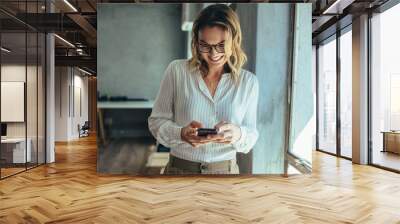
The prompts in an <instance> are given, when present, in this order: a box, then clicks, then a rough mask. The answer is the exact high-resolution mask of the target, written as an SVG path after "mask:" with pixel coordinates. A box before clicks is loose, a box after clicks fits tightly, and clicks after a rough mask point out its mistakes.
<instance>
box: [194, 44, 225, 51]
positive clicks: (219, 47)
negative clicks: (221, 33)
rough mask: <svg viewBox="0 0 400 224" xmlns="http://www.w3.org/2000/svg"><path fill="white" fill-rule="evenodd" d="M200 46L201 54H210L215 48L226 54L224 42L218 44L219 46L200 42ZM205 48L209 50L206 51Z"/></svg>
mask: <svg viewBox="0 0 400 224" xmlns="http://www.w3.org/2000/svg"><path fill="white" fill-rule="evenodd" d="M198 45H199V51H200V52H201V53H210V52H211V50H212V49H213V48H214V49H215V51H216V52H218V53H225V43H224V42H221V43H218V44H207V43H204V42H203V43H202V42H199V43H198ZM221 46H222V49H221ZM202 48H203V49H202ZM204 48H205V49H207V50H204Z"/></svg>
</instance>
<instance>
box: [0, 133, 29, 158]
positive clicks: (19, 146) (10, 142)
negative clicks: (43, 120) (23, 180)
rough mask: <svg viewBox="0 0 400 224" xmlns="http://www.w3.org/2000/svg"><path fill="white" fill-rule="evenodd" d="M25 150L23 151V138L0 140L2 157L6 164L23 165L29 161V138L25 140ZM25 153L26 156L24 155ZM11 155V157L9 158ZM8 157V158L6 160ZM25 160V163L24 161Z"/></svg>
mask: <svg viewBox="0 0 400 224" xmlns="http://www.w3.org/2000/svg"><path fill="white" fill-rule="evenodd" d="M27 143H28V144H27V149H26V151H25V138H6V139H1V145H2V149H1V150H2V157H3V154H5V155H4V157H3V158H4V159H5V160H6V163H25V162H30V161H31V157H32V154H31V145H32V141H31V139H30V138H28V139H27ZM25 153H26V154H25ZM11 154H12V156H11ZM6 157H8V158H6ZM26 158H27V161H25V159H26Z"/></svg>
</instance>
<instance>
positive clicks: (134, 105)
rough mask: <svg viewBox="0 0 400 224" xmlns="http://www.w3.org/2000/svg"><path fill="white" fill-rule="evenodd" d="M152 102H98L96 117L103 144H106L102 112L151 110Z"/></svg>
mask: <svg viewBox="0 0 400 224" xmlns="http://www.w3.org/2000/svg"><path fill="white" fill-rule="evenodd" d="M153 105H154V100H148V101H100V102H98V103H97V116H98V124H99V132H100V133H99V136H100V140H101V141H102V142H103V144H106V133H105V128H104V110H128V109H134V110H141V109H148V110H151V109H152V108H153Z"/></svg>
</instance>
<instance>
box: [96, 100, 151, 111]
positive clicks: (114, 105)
mask: <svg viewBox="0 0 400 224" xmlns="http://www.w3.org/2000/svg"><path fill="white" fill-rule="evenodd" d="M153 105H154V101H153V100H149V101H102V102H97V109H100V110H101V109H152V108H153Z"/></svg>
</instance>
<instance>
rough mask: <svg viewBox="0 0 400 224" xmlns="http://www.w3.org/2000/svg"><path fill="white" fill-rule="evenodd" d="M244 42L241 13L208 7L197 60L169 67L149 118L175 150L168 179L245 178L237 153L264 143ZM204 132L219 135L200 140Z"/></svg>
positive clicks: (198, 26)
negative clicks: (178, 176)
mask: <svg viewBox="0 0 400 224" xmlns="http://www.w3.org/2000/svg"><path fill="white" fill-rule="evenodd" d="M241 39H242V34H241V30H240V24H239V19H238V17H237V15H236V13H235V12H234V11H233V10H232V9H231V8H230V7H228V6H226V5H223V4H216V5H211V6H208V7H207V8H205V9H203V10H202V11H201V12H200V14H199V16H198V17H197V19H196V20H195V21H194V24H193V29H192V45H191V46H192V55H193V57H192V58H191V59H189V60H175V61H173V62H172V63H171V64H170V65H169V66H168V67H167V69H166V71H165V77H164V79H163V81H162V83H161V87H160V91H159V93H158V96H157V98H156V100H155V104H154V107H153V111H152V113H151V115H150V117H149V129H150V131H151V133H152V134H153V136H154V137H155V138H156V139H157V141H158V142H159V143H160V144H162V145H164V146H166V147H168V148H170V149H171V152H170V159H169V162H168V165H167V166H166V167H165V170H164V174H239V168H238V165H237V163H236V153H237V152H241V153H247V152H249V151H250V150H251V148H252V147H253V146H254V144H255V143H256V141H257V138H258V132H257V129H256V121H257V116H256V113H257V101H258V81H257V78H256V76H255V75H254V74H252V73H250V72H249V71H246V70H244V69H242V66H243V64H244V63H245V61H246V55H245V54H244V52H243V50H242V48H241ZM199 128H215V129H216V130H217V131H218V132H217V134H209V135H207V136H199V135H198V129H199Z"/></svg>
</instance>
